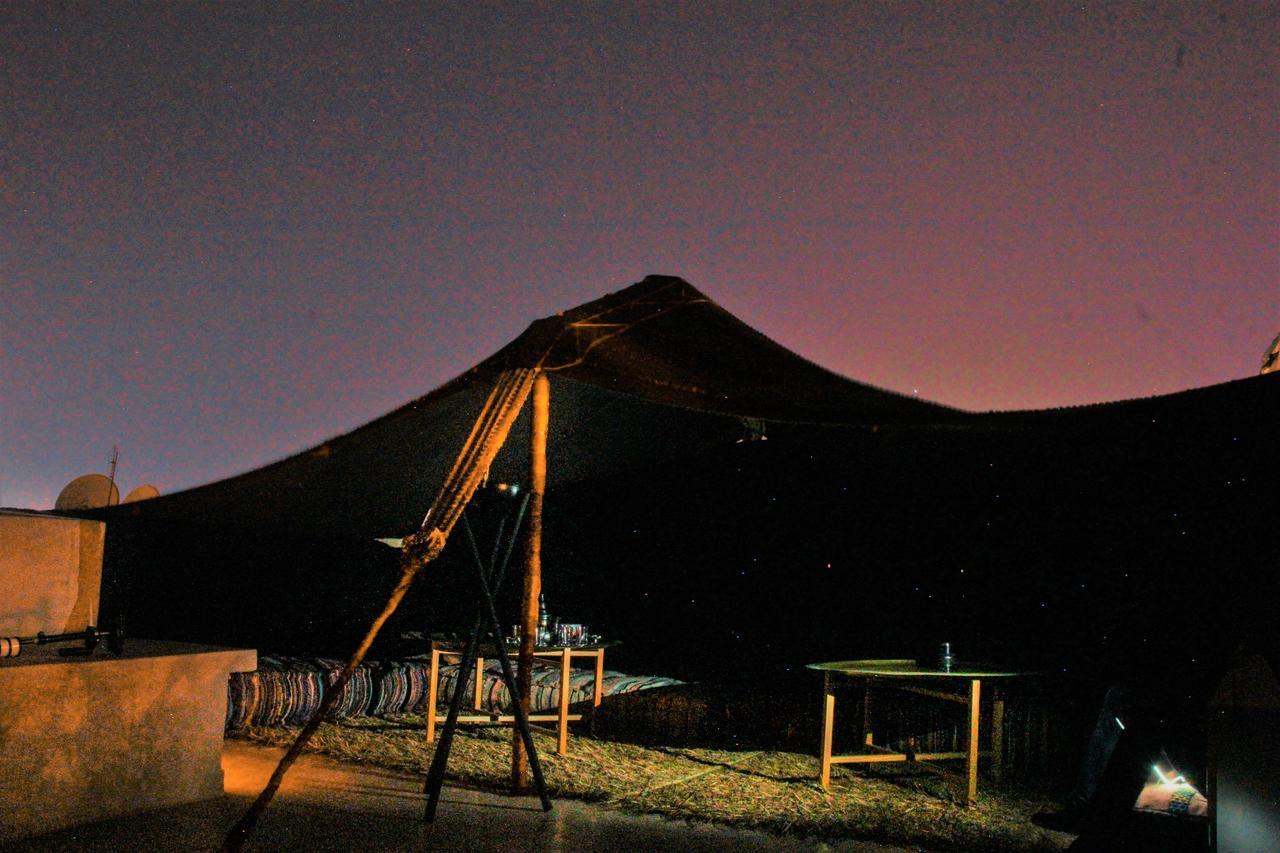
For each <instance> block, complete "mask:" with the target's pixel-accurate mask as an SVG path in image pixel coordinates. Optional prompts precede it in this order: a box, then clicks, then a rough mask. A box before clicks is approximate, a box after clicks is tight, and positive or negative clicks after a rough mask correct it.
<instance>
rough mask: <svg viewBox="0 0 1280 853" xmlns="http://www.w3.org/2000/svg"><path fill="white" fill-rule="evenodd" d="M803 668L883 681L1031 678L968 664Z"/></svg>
mask: <svg viewBox="0 0 1280 853" xmlns="http://www.w3.org/2000/svg"><path fill="white" fill-rule="evenodd" d="M805 668H806V669H814V670H818V671H819V672H836V673H840V674H841V675H858V676H875V677H885V678H1013V677H1015V676H1019V675H1030V674H1031V673H1028V672H1017V671H1014V670H1009V669H1000V668H998V667H993V666H990V665H988V664H983V663H971V662H968V661H961V662H958V663H955V664H952V666H951V669H949V670H941V669H935V668H933V667H929V666H920V665H919V664H918V663H916V662H915V661H913V660H831V661H822V662H821V663H810V664H805Z"/></svg>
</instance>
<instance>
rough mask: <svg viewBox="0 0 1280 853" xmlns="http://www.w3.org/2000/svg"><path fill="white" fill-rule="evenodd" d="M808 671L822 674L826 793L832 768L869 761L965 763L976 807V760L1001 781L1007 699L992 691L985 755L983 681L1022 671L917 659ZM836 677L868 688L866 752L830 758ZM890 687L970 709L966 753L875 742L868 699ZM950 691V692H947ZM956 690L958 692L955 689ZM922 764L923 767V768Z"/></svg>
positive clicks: (969, 798) (830, 664) (835, 664)
mask: <svg viewBox="0 0 1280 853" xmlns="http://www.w3.org/2000/svg"><path fill="white" fill-rule="evenodd" d="M807 668H808V669H812V670H816V671H818V672H821V673H822V694H823V704H822V747H821V751H820V753H819V758H820V759H821V761H822V767H821V769H820V771H819V776H818V778H819V782H820V783H821V784H822V787H823V789H824V790H830V788H831V765H833V764H859V763H870V762H892V761H912V762H930V761H947V760H957V759H963V760H964V761H965V776H966V782H967V787H966V797H965V800H966V802H967V803H968V804H969V805H972V804H973V803H974V802H976V801H977V798H978V757H979V756H980V755H988V756H989V757H990V759H991V769H992V775H993V776H994V777H995V778H996V779H997V780H999V778H1000V772H1001V754H1002V747H1003V734H1002V729H1003V727H1004V700H1003V698H1001V696H1000V693H999V690H998V689H992V690H991V691H990V692H991V694H992V696H991V700H992V701H991V750H990V751H989V752H982V751H980V750H979V749H978V745H979V736H980V734H981V731H980V722H981V714H980V710H981V702H982V682H983V681H984V680H993V679H1007V678H1014V677H1017V676H1020V675H1026V673H1021V672H1011V671H1008V670H1002V669H995V668H992V667H988V666H979V665H973V664H958V665H956V666H954V667H952V669H950V670H949V671H942V670H938V669H931V668H929V667H921V666H919V665H917V664H916V662H915V661H913V660H844V661H827V662H824V663H811V664H808V665H807ZM835 676H844V677H846V678H851V679H855V680H858V681H861V682H862V683H863V684H864V686H865V692H864V693H863V703H862V745H863V747H864V748H865V749H866V750H867V751H866V752H860V753H851V754H845V755H832V753H831V735H832V729H833V727H834V723H835V708H836V698H835V696H834V695H833V694H832V689H831V684H832V679H833V677H835ZM873 685H874V686H876V687H891V688H893V689H896V690H902V691H905V692H908V693H914V694H916V695H920V696H928V697H930V698H933V699H942V700H946V701H950V702H959V703H960V704H962V705H965V706H966V707H967V708H968V711H969V738H968V743H967V749H966V750H965V751H964V752H932V753H918V752H916V751H915V748H914V747H915V739H914V738H909V739H908V741H907V751H906V752H895V751H894V750H891V749H889V748H887V747H884V746H878V745H876V744H875V743H874V741H873V737H872V732H871V719H870V708H869V697H870V693H871V688H872V686H873ZM948 688H950V689H948ZM955 688H960V689H959V690H956V689H955ZM921 766H922V767H923V766H924V765H923V764H922V765H921Z"/></svg>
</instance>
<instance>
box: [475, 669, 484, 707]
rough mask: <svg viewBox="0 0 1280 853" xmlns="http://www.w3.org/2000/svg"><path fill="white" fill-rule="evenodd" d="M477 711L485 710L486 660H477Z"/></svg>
mask: <svg viewBox="0 0 1280 853" xmlns="http://www.w3.org/2000/svg"><path fill="white" fill-rule="evenodd" d="M475 698H476V710H477V711H483V710H484V658H482V657H477V658H476V694H475Z"/></svg>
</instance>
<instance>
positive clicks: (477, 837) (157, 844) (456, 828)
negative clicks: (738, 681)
mask: <svg viewBox="0 0 1280 853" xmlns="http://www.w3.org/2000/svg"><path fill="white" fill-rule="evenodd" d="M282 754H283V750H279V749H270V748H267V747H261V746H256V745H253V744H249V743H245V742H243V741H228V742H227V744H226V747H225V749H224V750H223V754H222V766H223V770H224V771H225V773H226V791H227V796H225V797H223V798H222V799H221V800H213V801H210V802H205V803H197V804H195V805H190V806H181V807H178V808H171V809H162V810H160V811H155V812H148V813H146V814H143V815H137V816H133V817H130V818H123V819H118V820H111V821H104V822H102V823H95V824H89V825H88V826H82V827H77V828H75V829H69V830H64V831H62V832H58V833H54V834H52V835H47V836H43V837H40V838H36V839H28V840H25V841H23V842H21V843H20V844H18V845H11V846H8V847H4V848H0V851H3V853H17V851H24V853H25V851H31V853H52V851H73V850H74V851H79V850H84V851H102V853H129V851H145V853H171V851H174V853H178V851H210V850H216V849H217V847H218V845H219V844H220V843H221V841H222V838H223V835H224V834H225V833H226V831H227V829H228V828H229V827H230V826H231V825H232V824H234V823H235V821H236V820H237V819H238V818H239V816H240V815H241V814H242V813H243V812H244V809H245V808H246V807H247V806H248V804H249V802H250V801H251V799H252V798H253V797H254V796H256V795H257V793H258V791H260V790H261V789H262V787H263V785H264V784H265V783H266V780H267V778H268V776H269V775H270V774H271V771H272V770H273V769H274V768H275V765H276V762H277V761H278V760H279V757H280V755H282ZM423 801H424V798H423V795H422V777H420V776H414V775H411V774H407V773H398V772H394V771H388V770H379V769H376V768H369V767H363V766H358V765H353V764H344V763H340V762H337V761H332V760H330V759H327V758H324V757H322V756H315V755H306V756H303V757H302V758H300V759H299V760H298V762H297V763H296V764H295V765H294V766H293V769H292V770H290V772H289V775H288V776H286V777H285V782H284V785H283V786H282V787H281V789H280V792H279V793H278V794H277V795H276V798H275V800H274V801H273V802H272V804H271V806H270V808H268V809H267V811H266V813H265V814H264V815H263V818H262V820H261V822H260V823H259V824H258V828H257V831H256V833H255V834H254V836H253V839H252V842H251V844H250V846H249V850H252V851H273V853H274V851H308V853H311V851H416V850H451V851H452V850H459V851H468V852H470V851H539V850H548V851H559V850H572V851H614V850H630V851H637V853H639V851H651V850H652V851H662V850H672V851H675V850H678V851H681V853H697V851H711V850H782V851H820V850H841V851H851V853H854V852H855V851H856V853H887V851H902V850H905V849H907V848H901V847H886V846H883V845H875V844H855V843H841V844H823V843H815V842H803V841H794V840H786V839H781V838H778V837H775V836H771V835H767V834H764V833H759V832H740V831H734V830H729V829H724V828H720V827H713V826H706V825H701V824H688V823H683V822H675V821H669V820H665V819H663V818H658V817H652V816H637V815H627V814H622V813H619V812H614V811H610V810H608V809H604V808H601V807H600V806H595V805H591V804H587V803H580V802H574V801H571V800H564V801H557V802H556V803H555V807H554V808H553V809H552V811H551V812H549V813H544V812H543V811H542V810H541V808H540V807H539V805H538V801H537V798H533V797H530V798H523V797H504V796H500V795H495V794H488V793H482V792H477V791H470V790H465V789H461V788H453V787H447V788H445V792H444V797H443V799H442V800H441V803H440V809H439V812H438V813H437V815H436V822H435V824H434V825H433V826H431V827H427V826H426V825H425V824H424V823H423V822H422V808H423Z"/></svg>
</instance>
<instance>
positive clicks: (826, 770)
mask: <svg viewBox="0 0 1280 853" xmlns="http://www.w3.org/2000/svg"><path fill="white" fill-rule="evenodd" d="M835 716H836V697H834V696H832V695H831V694H830V693H824V695H823V698H822V754H821V756H820V757H821V761H822V769H821V770H820V771H819V773H818V781H819V782H820V783H821V784H822V790H824V791H829V790H831V727H832V724H833V723H834V722H835Z"/></svg>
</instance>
